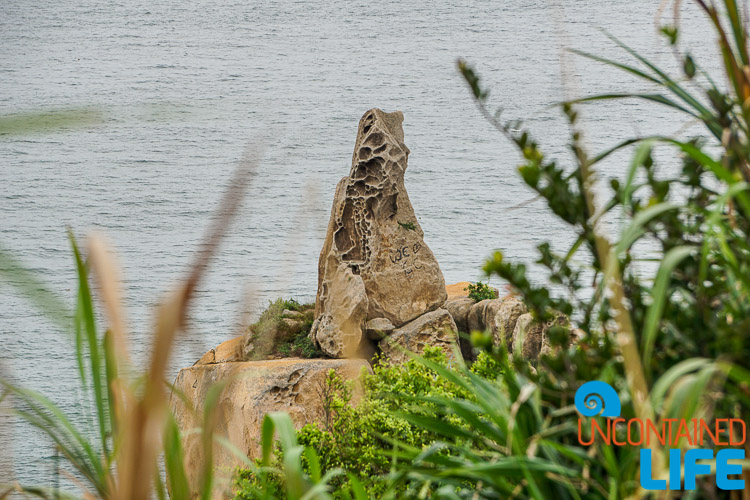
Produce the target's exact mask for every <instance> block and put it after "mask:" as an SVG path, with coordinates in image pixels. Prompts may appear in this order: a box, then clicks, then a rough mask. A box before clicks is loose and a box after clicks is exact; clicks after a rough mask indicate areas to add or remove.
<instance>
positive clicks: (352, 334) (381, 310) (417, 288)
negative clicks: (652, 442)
mask: <svg viewBox="0 0 750 500" xmlns="http://www.w3.org/2000/svg"><path fill="white" fill-rule="evenodd" d="M402 121H403V114H402V113H401V112H395V113H384V112H383V111H381V110H379V109H372V110H370V111H368V112H366V113H365V114H364V116H363V117H362V119H361V120H360V123H359V130H358V133H357V140H356V144H355V147H354V155H353V157H352V167H351V170H350V172H349V176H347V177H344V178H343V179H342V180H341V181H340V182H339V184H338V185H337V186H336V194H335V196H334V201H333V207H332V209H331V219H330V222H329V224H328V231H327V233H326V238H325V243H324V245H323V249H322V250H321V253H320V260H319V262H318V294H317V298H316V307H315V313H316V318H317V320H316V325H314V327H313V329H312V331H311V336H312V338H313V340H314V341H315V342H316V343H317V344H318V345H320V348H321V349H322V350H323V351H324V352H326V354H328V355H330V356H335V357H342V356H344V355H346V352H349V351H352V350H354V351H356V350H357V349H358V346H354V348H351V347H344V346H345V344H346V342H344V341H343V338H344V337H346V338H347V342H357V340H358V339H361V337H362V329H363V326H364V324H363V323H362V322H359V321H358V320H359V315H358V314H357V315H355V317H347V316H346V315H341V314H336V313H335V311H336V309H337V308H338V304H339V303H340V302H341V300H342V299H341V297H340V295H339V293H338V292H339V291H340V290H341V287H338V288H337V287H336V286H335V285H334V284H335V283H336V282H337V280H340V278H339V275H341V274H347V273H351V274H352V275H354V276H358V277H360V278H361V280H362V284H363V285H364V290H365V296H366V298H367V301H366V303H364V302H365V301H359V302H358V307H354V308H352V307H348V308H347V309H356V310H358V309H359V307H361V306H364V307H366V314H365V318H363V320H367V319H375V318H386V319H388V320H390V321H391V323H393V325H394V326H396V327H399V326H401V325H404V324H405V323H407V322H409V321H411V320H413V319H414V318H417V317H418V316H420V315H422V314H424V313H426V312H429V311H434V310H435V309H437V308H438V307H440V306H442V305H443V303H444V302H445V300H446V297H447V294H446V291H445V280H444V279H443V274H442V272H441V271H440V267H439V265H438V263H437V260H436V259H435V256H434V255H433V254H432V252H431V251H430V249H429V248H428V247H427V245H426V244H425V242H424V233H423V232H422V228H421V227H420V226H419V222H418V220H417V217H416V216H415V214H414V209H413V208H412V206H411V202H410V201H409V196H408V195H407V193H406V188H405V187H404V172H405V171H406V168H407V158H408V155H409V148H407V147H406V145H405V144H404V132H403V128H402V126H401V123H402ZM345 291H347V292H348V290H346V289H345ZM355 295H356V296H359V294H358V293H357V294H355ZM363 303H364V304H363ZM342 317H343V319H344V320H345V324H342V323H341V322H340V320H341V318H342ZM357 328H359V330H360V331H359V332H356V330H357ZM339 337H341V338H339Z"/></svg>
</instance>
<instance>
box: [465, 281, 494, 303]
mask: <svg viewBox="0 0 750 500" xmlns="http://www.w3.org/2000/svg"><path fill="white" fill-rule="evenodd" d="M464 290H467V291H468V292H469V298H470V299H472V300H473V301H474V302H479V301H481V300H487V299H496V298H497V292H496V291H495V289H493V288H490V286H489V285H488V284H487V283H482V282H481V281H479V282H478V283H476V284H474V283H470V284H469V286H467V287H466V288H464Z"/></svg>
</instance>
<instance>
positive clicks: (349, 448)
mask: <svg viewBox="0 0 750 500" xmlns="http://www.w3.org/2000/svg"><path fill="white" fill-rule="evenodd" d="M424 358H425V359H426V360H427V361H428V362H430V363H434V364H435V365H436V366H438V367H441V368H442V369H446V370H449V371H450V372H451V373H454V374H458V373H459V368H458V366H456V365H455V364H452V363H450V362H449V361H448V359H447V358H446V355H445V353H444V352H443V351H442V350H441V349H439V348H431V347H427V348H426V349H425V353H424ZM499 369H500V365H499V364H498V363H496V362H495V360H494V359H492V358H491V357H489V356H486V355H485V354H481V355H480V357H479V359H477V361H476V362H475V363H474V365H473V366H472V372H471V373H476V374H481V376H482V377H483V378H487V379H494V378H496V377H498V376H499ZM362 383H363V390H364V394H363V397H362V400H361V401H360V402H359V404H358V405H357V406H356V407H355V406H352V405H351V399H352V392H353V387H352V385H351V384H352V383H351V382H344V381H342V380H341V378H340V377H339V376H338V375H337V374H336V372H335V371H333V370H331V371H330V372H329V374H328V377H327V378H326V381H325V384H324V386H323V387H321V389H320V394H321V397H322V398H323V408H324V413H325V417H324V418H323V421H322V422H320V423H317V424H308V425H306V426H304V427H303V428H302V429H300V431H299V432H298V435H297V439H298V440H299V443H300V445H301V446H307V447H309V448H312V449H314V450H315V451H316V453H317V455H318V456H319V457H320V466H321V470H322V471H330V470H336V469H342V470H344V471H346V472H347V473H348V475H346V476H345V475H340V476H338V477H337V478H335V479H334V480H333V482H332V483H331V484H332V486H333V487H334V489H335V490H336V492H337V493H335V494H334V496H335V497H337V498H349V495H353V491H352V479H351V477H352V476H353V477H354V478H355V479H354V481H356V482H358V483H360V484H361V485H362V486H363V487H364V489H365V490H366V492H367V494H368V497H370V498H379V497H381V496H383V495H385V494H386V493H388V492H390V493H393V494H396V495H399V496H400V495H403V494H405V493H406V492H407V490H408V489H409V487H410V484H409V481H403V482H400V483H398V484H396V483H394V482H393V481H391V479H390V477H389V474H390V472H391V471H392V468H393V465H394V461H396V462H398V460H399V456H400V455H401V453H402V451H401V449H400V446H404V445H406V446H409V447H413V448H415V449H422V448H423V447H427V446H429V445H431V444H432V443H433V442H434V441H435V440H436V439H438V437H440V436H439V435H438V434H436V433H435V432H433V431H432V430H431V429H430V428H429V425H420V424H426V423H428V422H432V421H434V419H435V409H436V408H437V407H435V408H431V407H430V406H429V405H426V406H425V405H422V404H420V405H419V406H418V407H416V406H414V405H415V403H416V402H417V401H418V400H422V399H424V398H428V399H429V398H451V399H452V398H467V399H472V398H474V395H473V394H471V393H469V392H467V391H465V390H463V389H462V388H461V387H460V386H459V385H457V384H456V383H454V381H451V380H450V379H449V378H446V377H440V376H438V374H437V372H436V371H435V370H434V369H433V368H430V367H428V366H427V365H425V364H424V363H421V362H419V361H418V360H411V361H408V362H406V363H404V364H403V365H393V366H391V365H388V364H386V363H377V364H376V365H375V367H374V369H373V373H372V374H363V379H362ZM412 406H414V411H415V414H417V415H419V416H420V418H422V419H423V420H422V421H421V422H419V423H415V422H410V421H409V420H407V419H405V418H403V417H402V416H400V412H401V411H402V410H403V409H405V408H406V407H412ZM447 418H448V420H450V421H453V422H455V423H456V424H458V422H459V419H458V418H457V417H455V416H452V417H451V416H449V417H447ZM462 441H464V440H463V439H462V438H460V437H459V438H455V439H453V440H452V442H455V443H460V442H462ZM395 442H400V443H401V444H400V445H399V447H394V443H395ZM282 458H283V457H282V454H281V452H280V451H278V452H277V460H279V461H281V460H282ZM279 480H280V478H279ZM257 481H258V478H257V477H256V474H255V473H253V472H252V471H249V470H247V469H245V470H240V471H238V476H237V486H238V493H237V498H240V499H245V500H247V499H255V498H258V496H257V494H256V493H254V491H255V489H254V488H255V485H256V483H257Z"/></svg>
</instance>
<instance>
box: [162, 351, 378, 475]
mask: <svg viewBox="0 0 750 500" xmlns="http://www.w3.org/2000/svg"><path fill="white" fill-rule="evenodd" d="M331 369H333V370H336V372H337V373H338V375H339V376H340V377H341V378H342V379H343V380H357V379H358V378H359V376H360V375H361V374H362V371H363V370H366V371H368V372H370V371H371V369H370V365H369V364H368V363H367V361H365V360H361V359H350V360H347V359H299V358H290V359H279V360H266V361H244V362H223V363H215V364H196V365H194V366H191V367H190V368H184V369H182V370H180V372H179V374H178V375H177V379H176V380H175V384H174V385H175V389H176V390H177V391H179V392H181V393H182V394H184V396H185V400H183V399H181V398H180V397H178V396H177V395H176V394H174V393H173V394H172V395H171V397H170V406H171V408H172V411H173V413H174V415H175V419H176V420H177V424H178V427H179V429H180V433H181V435H182V439H183V446H184V451H185V468H186V471H187V474H188V478H189V480H190V481H191V484H192V485H193V486H194V487H197V486H198V481H199V478H200V471H201V470H202V467H203V464H204V453H203V445H202V443H201V436H200V434H198V433H195V432H190V431H191V430H193V429H196V428H199V427H201V425H202V418H203V408H204V405H205V401H206V396H207V394H208V392H209V390H210V388H211V387H212V386H213V385H214V384H216V383H217V382H222V381H228V383H227V386H226V387H225V389H224V391H223V392H222V394H221V397H220V398H219V403H218V414H217V420H216V431H215V432H216V434H217V435H219V436H223V437H224V438H226V439H227V440H229V442H230V443H232V444H233V445H234V446H236V447H237V448H238V449H239V450H240V451H241V452H242V453H245V454H247V456H248V457H250V458H251V459H254V458H259V457H260V455H261V443H260V436H261V425H262V423H263V417H264V416H265V415H266V414H267V413H271V412H275V411H284V412H286V413H288V414H289V415H290V416H291V418H292V421H293V422H294V424H295V427H296V428H298V429H299V428H300V427H302V426H304V425H305V424H308V423H312V422H322V421H324V419H325V414H324V411H323V393H322V390H323V387H324V382H325V378H326V376H327V374H328V372H329V371H330V370H331ZM361 396H362V390H361V388H359V387H358V384H355V390H354V392H353V397H352V403H354V404H356V403H358V402H359V400H360V398H361ZM213 455H214V456H213V459H214V467H215V468H216V470H217V472H218V473H219V474H220V475H224V476H225V477H231V473H232V470H233V469H234V467H236V466H239V465H242V462H241V461H240V460H239V459H237V458H236V457H235V456H234V455H233V454H232V453H231V452H230V451H229V450H227V449H226V448H225V447H223V446H220V445H217V444H215V445H214V449H213Z"/></svg>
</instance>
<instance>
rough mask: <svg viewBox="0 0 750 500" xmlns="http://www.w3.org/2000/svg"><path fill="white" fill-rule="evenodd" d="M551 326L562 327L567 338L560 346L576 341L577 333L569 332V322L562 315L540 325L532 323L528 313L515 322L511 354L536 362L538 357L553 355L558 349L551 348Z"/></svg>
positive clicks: (536, 322)
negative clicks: (567, 333)
mask: <svg viewBox="0 0 750 500" xmlns="http://www.w3.org/2000/svg"><path fill="white" fill-rule="evenodd" d="M553 326H561V327H564V328H565V329H566V330H568V332H569V336H568V338H566V339H563V342H562V346H560V347H567V346H569V345H570V344H572V343H575V342H576V341H577V340H578V331H577V330H576V331H570V320H569V319H568V318H567V317H565V316H564V315H559V316H557V317H556V318H555V319H553V320H550V321H547V322H546V323H541V322H538V321H534V318H533V317H532V315H531V314H530V313H526V314H522V315H520V316H519V317H518V321H516V326H515V329H514V331H513V342H512V349H511V352H515V353H520V354H521V356H522V357H523V358H524V359H527V360H529V361H536V360H537V359H539V356H540V355H553V354H555V351H556V350H559V348H560V347H556V348H553V347H552V345H551V343H550V339H549V335H548V332H549V330H550V328H552V327H553Z"/></svg>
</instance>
